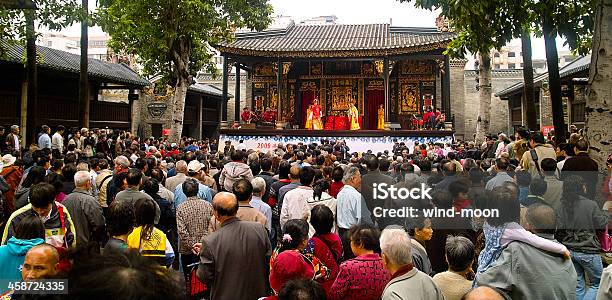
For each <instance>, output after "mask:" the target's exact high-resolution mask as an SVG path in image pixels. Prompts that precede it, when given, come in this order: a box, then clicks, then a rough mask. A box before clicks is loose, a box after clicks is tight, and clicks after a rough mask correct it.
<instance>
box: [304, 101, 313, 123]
mask: <svg viewBox="0 0 612 300" xmlns="http://www.w3.org/2000/svg"><path fill="white" fill-rule="evenodd" d="M304 127H305V128H306V129H312V104H310V105H308V108H307V109H306V126H304Z"/></svg>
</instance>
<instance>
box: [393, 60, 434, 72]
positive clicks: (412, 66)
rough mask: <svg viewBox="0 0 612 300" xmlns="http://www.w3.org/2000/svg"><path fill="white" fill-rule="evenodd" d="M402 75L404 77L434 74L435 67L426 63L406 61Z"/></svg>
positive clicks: (402, 68)
mask: <svg viewBox="0 0 612 300" xmlns="http://www.w3.org/2000/svg"><path fill="white" fill-rule="evenodd" d="M401 73H402V74H403V75H412V74H433V66H432V65H431V64H430V63H428V62H425V61H420V60H406V61H403V62H402V67H401Z"/></svg>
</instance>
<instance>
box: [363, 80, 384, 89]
mask: <svg viewBox="0 0 612 300" xmlns="http://www.w3.org/2000/svg"><path fill="white" fill-rule="evenodd" d="M366 90H368V91H384V90H385V85H384V82H383V81H382V80H370V81H368V86H367V87H366Z"/></svg>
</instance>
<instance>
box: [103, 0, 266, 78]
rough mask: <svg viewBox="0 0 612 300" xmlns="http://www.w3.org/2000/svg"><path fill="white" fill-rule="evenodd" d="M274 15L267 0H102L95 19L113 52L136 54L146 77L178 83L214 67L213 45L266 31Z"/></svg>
mask: <svg viewBox="0 0 612 300" xmlns="http://www.w3.org/2000/svg"><path fill="white" fill-rule="evenodd" d="M271 14H272V7H271V6H270V5H269V4H268V2H267V1H266V0H103V1H101V9H100V11H99V12H98V16H97V20H98V22H99V23H100V25H101V26H102V28H103V30H104V31H106V32H108V33H109V34H110V35H111V37H112V40H111V43H110V45H111V47H112V48H113V49H114V50H115V51H119V52H123V53H128V54H134V55H136V56H137V57H138V58H139V59H140V61H139V62H140V63H141V65H142V66H143V70H144V72H145V74H146V75H162V76H163V77H164V78H166V79H167V80H169V81H168V82H176V80H177V79H178V78H179V77H183V78H187V77H188V76H189V75H195V74H196V72H197V71H199V70H202V69H208V70H213V69H216V68H215V66H214V64H213V63H212V62H211V59H212V57H213V55H214V49H213V48H212V46H211V45H215V44H219V43H221V42H225V41H229V40H230V39H231V38H232V36H233V31H234V30H235V29H237V28H250V29H255V30H263V29H265V28H266V27H267V26H268V25H269V23H270V15H271Z"/></svg>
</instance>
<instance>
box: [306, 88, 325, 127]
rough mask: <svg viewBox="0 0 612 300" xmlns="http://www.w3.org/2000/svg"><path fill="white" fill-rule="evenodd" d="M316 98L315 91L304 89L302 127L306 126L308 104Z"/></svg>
mask: <svg viewBox="0 0 612 300" xmlns="http://www.w3.org/2000/svg"><path fill="white" fill-rule="evenodd" d="M314 99H315V92H314V91H302V111H301V112H300V114H301V115H302V123H301V124H300V128H305V127H306V111H307V110H308V105H310V104H312V100H314ZM321 109H323V107H321Z"/></svg>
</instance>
